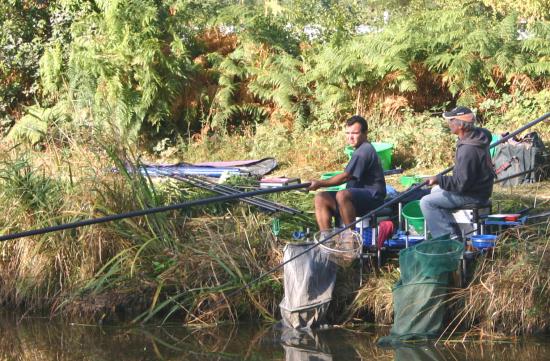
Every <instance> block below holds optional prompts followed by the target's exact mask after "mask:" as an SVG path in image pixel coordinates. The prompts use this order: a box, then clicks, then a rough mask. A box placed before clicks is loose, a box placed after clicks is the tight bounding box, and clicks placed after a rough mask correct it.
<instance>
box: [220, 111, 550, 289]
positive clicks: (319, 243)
mask: <svg viewBox="0 0 550 361" xmlns="http://www.w3.org/2000/svg"><path fill="white" fill-rule="evenodd" d="M549 117H550V112H549V113H546V114H544V115H543V116H541V117H539V118H537V119H535V120H533V121H531V122H529V123H527V124H526V125H524V126H522V127H520V128H519V129H517V130H515V131H514V132H512V133H510V134H508V135H506V136H504V137H502V138H501V139H499V140H498V141H497V142H495V143H493V144H491V145H490V146H489V149H490V148H494V147H496V146H497V145H499V144H502V143H504V142H506V141H508V140H509V139H511V138H512V137H515V136H516V135H518V134H519V133H521V132H523V131H525V130H527V129H529V128H531V127H533V126H534V125H536V124H538V123H540V122H542V121H544V120H546V119H548V118H549ZM453 168H454V166H451V167H449V168H447V169H445V170H443V171H442V172H440V173H439V174H437V175H444V174H447V173H449V172H450V171H451V170H453ZM426 185H428V181H427V180H426V181H424V182H422V183H419V184H417V185H415V186H413V187H412V188H410V189H409V190H407V191H405V192H403V193H401V194H400V195H399V196H397V197H395V198H392V199H390V200H389V201H387V202H385V203H383V204H382V205H381V206H379V207H377V208H375V209H373V210H372V211H370V212H368V213H367V214H366V215H364V216H362V217H358V218H357V219H356V220H355V221H353V222H351V223H350V224H347V225H344V227H342V228H339V229H337V230H336V231H334V232H332V233H330V234H328V235H327V236H326V238H324V239H322V240H319V242H316V243H313V244H312V245H311V247H308V248H306V249H305V250H303V251H302V252H300V253H298V254H296V255H295V256H293V257H291V258H289V259H288V260H286V261H285V262H282V263H280V264H278V265H277V266H275V267H274V268H272V269H271V270H269V271H267V272H265V273H263V274H261V275H259V276H258V277H256V278H255V279H253V280H252V281H250V282H248V283H246V284H245V285H243V286H242V287H241V288H239V289H237V290H236V291H235V293H237V292H241V291H243V290H244V289H247V288H249V287H250V286H252V285H253V284H254V283H256V282H259V281H260V280H262V279H263V278H265V277H267V276H268V275H270V274H272V273H274V272H275V271H277V270H279V269H280V268H282V267H283V266H284V265H286V264H288V263H290V262H292V261H294V260H295V259H296V258H298V257H300V256H302V255H304V254H306V253H307V252H309V251H311V250H312V249H314V248H316V247H318V246H320V245H322V244H324V243H325V242H327V241H329V240H330V239H332V238H334V237H335V236H337V235H339V234H340V233H343V232H344V231H345V230H347V229H350V228H351V227H353V226H355V225H356V224H357V223H359V222H362V221H363V220H365V219H368V218H370V217H372V216H374V215H375V214H376V213H378V212H380V211H381V210H382V209H384V208H386V207H388V206H391V205H393V204H395V203H398V202H399V201H401V200H402V199H404V198H405V197H406V196H408V195H409V194H410V193H412V192H414V191H416V190H418V189H420V188H422V187H424V186H426ZM232 294H233V293H231V294H230V295H232ZM230 295H228V296H230Z"/></svg>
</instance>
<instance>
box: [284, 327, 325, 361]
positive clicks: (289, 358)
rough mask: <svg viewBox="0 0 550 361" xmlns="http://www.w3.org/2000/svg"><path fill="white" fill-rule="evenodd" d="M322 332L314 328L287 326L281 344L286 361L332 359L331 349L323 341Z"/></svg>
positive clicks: (322, 360)
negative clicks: (301, 328)
mask: <svg viewBox="0 0 550 361" xmlns="http://www.w3.org/2000/svg"><path fill="white" fill-rule="evenodd" d="M321 335H322V334H320V333H318V332H315V331H313V330H307V331H298V330H295V329H290V328H285V329H283V330H282V334H281V345H282V346H283V348H284V350H285V360H286V361H332V360H333V359H332V355H331V354H330V349H329V348H328V346H327V345H326V342H323V340H322V337H321Z"/></svg>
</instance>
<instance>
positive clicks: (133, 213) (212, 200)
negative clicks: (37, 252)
mask: <svg viewBox="0 0 550 361" xmlns="http://www.w3.org/2000/svg"><path fill="white" fill-rule="evenodd" d="M310 184H311V183H300V184H292V185H289V186H285V187H277V188H268V189H259V190H255V191H251V192H242V193H237V194H227V195H222V196H217V197H210V198H205V199H198V200H194V201H189V202H183V203H177V204H172V205H168V206H162V207H156V208H147V209H140V210H136V211H131V212H127V213H120V214H112V215H109V216H105V217H99V218H91V219H86V220H82V221H77V222H72V223H65V224H60V225H57V226H49V227H44V228H39V229H33V230H29V231H24V232H18V233H12V234H7V235H3V236H0V242H3V241H8V240H11V239H16V238H21V237H28V236H35V235H39V234H45V233H50V232H55V231H61V230H65V229H72V228H78V227H83V226H89V225H92V224H98V223H105V222H111V221H116V220H119V219H124V218H133V217H139V216H145V215H148V214H153V213H160V212H167V211H172V210H177V209H183V208H188V207H192V206H202V205H206V204H210V203H216V202H225V201H232V200H236V199H241V198H245V197H254V196H257V195H262V194H270V193H279V192H286V191H291V190H296V189H300V188H306V187H309V186H310Z"/></svg>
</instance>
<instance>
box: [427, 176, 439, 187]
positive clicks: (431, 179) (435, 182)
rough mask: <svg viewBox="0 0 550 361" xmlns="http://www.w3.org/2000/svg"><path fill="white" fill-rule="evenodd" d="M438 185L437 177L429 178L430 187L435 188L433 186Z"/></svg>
mask: <svg viewBox="0 0 550 361" xmlns="http://www.w3.org/2000/svg"><path fill="white" fill-rule="evenodd" d="M436 184H437V177H435V176H434V177H430V178H428V185H429V186H433V185H436Z"/></svg>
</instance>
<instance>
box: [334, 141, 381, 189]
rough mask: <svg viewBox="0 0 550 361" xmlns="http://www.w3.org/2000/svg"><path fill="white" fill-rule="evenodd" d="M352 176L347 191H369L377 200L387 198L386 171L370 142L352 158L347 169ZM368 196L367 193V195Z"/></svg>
mask: <svg viewBox="0 0 550 361" xmlns="http://www.w3.org/2000/svg"><path fill="white" fill-rule="evenodd" d="M344 171H345V172H346V173H348V174H349V175H350V176H351V179H350V180H348V182H347V189H348V190H349V189H355V188H362V189H368V190H369V191H370V195H371V196H372V197H374V198H376V199H384V198H385V197H386V181H385V180H384V170H383V169H382V165H381V163H380V159H379V158H378V155H377V154H376V150H375V149H374V147H373V146H372V144H370V143H369V142H363V144H361V145H360V146H359V147H358V148H357V149H356V150H355V152H353V155H352V156H351V160H350V161H349V163H348V165H347V166H346V169H345V170H344ZM365 194H366V193H365Z"/></svg>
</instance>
